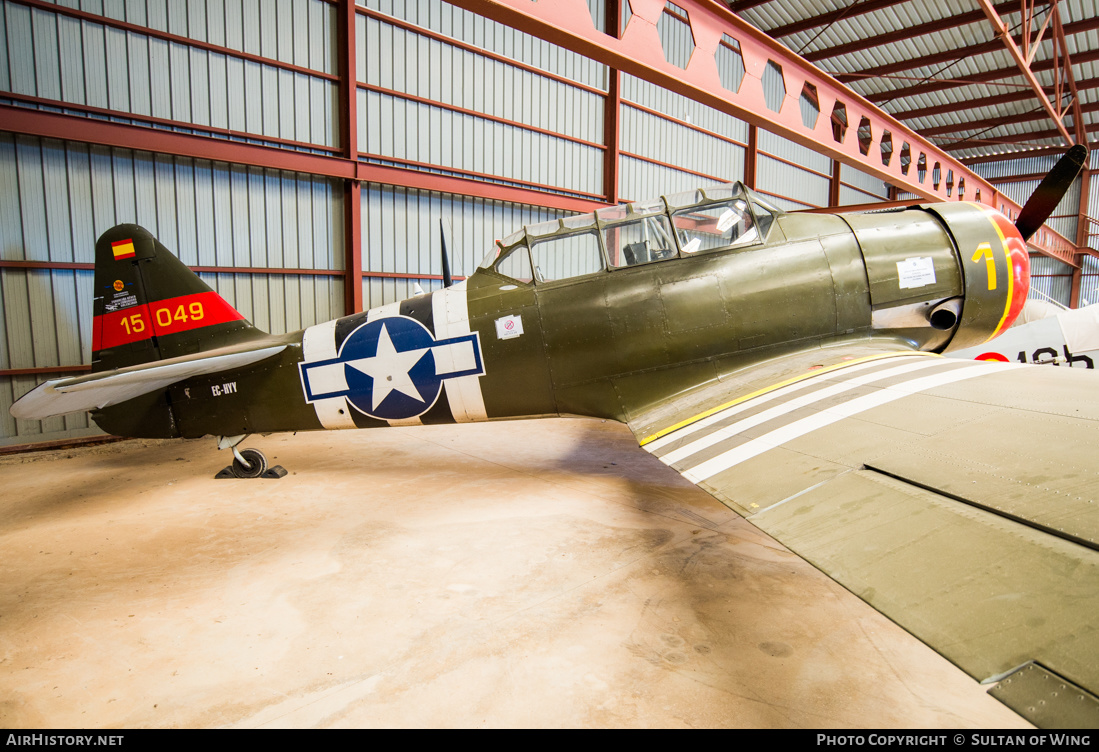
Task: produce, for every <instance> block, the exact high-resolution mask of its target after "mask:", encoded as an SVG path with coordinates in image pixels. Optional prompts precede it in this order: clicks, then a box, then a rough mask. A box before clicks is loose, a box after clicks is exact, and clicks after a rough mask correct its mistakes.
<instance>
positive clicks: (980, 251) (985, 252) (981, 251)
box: [970, 243, 996, 290]
mask: <svg viewBox="0 0 1099 752" xmlns="http://www.w3.org/2000/svg"><path fill="white" fill-rule="evenodd" d="M981 256H984V258H985V266H986V267H988V289H989V290H995V289H996V259H995V258H993V257H992V245H991V244H989V243H981V244H980V245H979V246H977V250H976V251H974V253H973V258H971V259H970V261H980V260H981Z"/></svg>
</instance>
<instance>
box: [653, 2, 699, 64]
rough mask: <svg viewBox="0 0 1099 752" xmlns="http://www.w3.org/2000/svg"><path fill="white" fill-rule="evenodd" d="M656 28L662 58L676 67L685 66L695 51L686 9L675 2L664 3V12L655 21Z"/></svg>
mask: <svg viewBox="0 0 1099 752" xmlns="http://www.w3.org/2000/svg"><path fill="white" fill-rule="evenodd" d="M656 30H657V31H658V32H659V33H660V46H661V47H663V48H664V59H665V60H667V61H668V62H669V63H671V64H672V65H674V66H676V67H677V68H686V67H687V63H689V62H691V53H693V52H694V51H695V38H694V34H692V33H691V19H690V17H688V15H687V11H686V10H684V9H683V8H680V7H679V6H678V5H676V4H675V3H671V2H667V3H664V12H663V13H661V14H660V20H659V21H657V22H656Z"/></svg>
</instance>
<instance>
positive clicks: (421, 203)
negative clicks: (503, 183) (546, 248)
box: [362, 183, 568, 307]
mask: <svg viewBox="0 0 1099 752" xmlns="http://www.w3.org/2000/svg"><path fill="white" fill-rule="evenodd" d="M362 202H363V205H362V222H363V225H362V237H363V268H364V270H366V271H376V272H399V273H408V274H417V273H420V274H431V275H436V276H438V275H441V274H442V255H441V247H442V246H441V242H442V241H441V230H440V226H439V220H440V219H444V220H447V221H448V222H449V224H450V227H451V246H450V248H449V251H450V266H451V271H452V273H453V274H455V275H456V276H468V275H470V274H472V273H473V272H474V271H475V270H476V268H477V265H478V264H479V263H480V262H481V260H482V259H483V258H484V256H485V255H486V254H487V253H488V252H489V251H490V250H491V249H492V248H493V244H494V243H495V241H496V240H497V239H499V238H503V237H506V236H507V235H510V234H511V233H512V232H514V231H515V230H517V229H519V228H520V227H522V226H523V225H528V224H535V223H537V222H544V221H546V220H549V219H554V218H556V217H560V216H566V215H567V214H568V213H567V212H561V211H557V210H552V209H544V208H539V207H531V206H526V205H522V204H510V203H505V202H502V201H488V200H485V199H479V198H471V197H465V196H457V195H453V194H445V193H437V192H430V191H418V190H413V189H406V188H394V187H391V186H383V185H378V184H375V183H370V184H364V186H363V191H362ZM415 283H418V284H419V285H420V286H421V287H422V288H423V289H424V291H430V290H433V289H438V287H439V286H441V285H440V283H439V282H438V281H437V280H427V279H415V280H405V279H379V278H376V277H375V278H372V277H366V278H364V279H363V301H364V305H365V306H366V307H375V306H379V305H383V304H385V303H391V302H393V301H395V300H401V299H404V298H407V297H410V296H411V295H412V294H413V292H412V290H413V285H414V284H415Z"/></svg>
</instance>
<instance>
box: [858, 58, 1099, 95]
mask: <svg viewBox="0 0 1099 752" xmlns="http://www.w3.org/2000/svg"><path fill="white" fill-rule="evenodd" d="M1097 60H1099V49H1096V50H1087V51H1086V52H1077V53H1076V54H1075V55H1073V56H1072V62H1073V63H1077V64H1078V63H1094V62H1095V61H1097ZM1051 68H1053V61H1052V60H1039V61H1038V62H1036V63H1034V64H1033V65H1031V66H1030V69H1031V70H1032V71H1034V72H1035V73H1038V72H1040V71H1046V70H1050V69H1051ZM1018 75H1019V69H1018V68H1016V67H1015V66H1014V65H1013V66H1011V67H1010V68H997V69H995V70H991V71H986V72H984V73H978V74H975V75H972V76H966V77H965V78H947V79H934V78H929V79H927V80H926V81H924V82H922V83H918V84H914V85H913V86H909V87H906V88H901V89H893V90H891V91H883V92H878V93H876V94H868V95H867V97H866V98H867V99H869V100H870V101H871V102H874V103H876V104H882V103H885V102H891V101H893V100H895V99H904V98H905V97H914V96H917V95H920V94H932V93H934V92H936V91H942V90H943V89H954V88H957V87H959V86H972V85H974V84H987V83H990V82H992V81H999V80H1002V79H1005V78H1014V77H1016V76H1018ZM1028 96H1029V95H1028Z"/></svg>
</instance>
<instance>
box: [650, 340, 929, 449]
mask: <svg viewBox="0 0 1099 752" xmlns="http://www.w3.org/2000/svg"><path fill="white" fill-rule="evenodd" d="M906 355H924V356H929V357H933V358H938V357H941V356H939V355H936V354H935V353H928V352H920V351H918V350H905V351H902V352H891V353H878V354H877V355H866V356H864V357H862V358H853V359H852V360H846V361H844V362H843V363H836V364H834V365H830V366H826V367H824V368H817V369H815V370H812V371H808V372H806V373H803V374H801V375H800V376H794V377H793V378H790V379H786V380H785V381H780V382H778V383H777V384H772V385H771V386H768V387H764V388H763V389H758V390H756V391H754V392H752V393H751V394H745V395H744V396H743V397H737V398H736V399H734V400H730V401H729V402H726V403H724V404H722V405H718V406H717V407H712V408H710V409H709V410H706V411H705V412H701V413H699V414H698V415H694V416H692V417H690V418H687V419H686V420H681V421H679V422H678V423H676V424H675V425H673V426H668V427H667V428H663V429H661V430H659V431H657V432H656V433H654V434H653V435H652V436H646V437H645V438H643V439H641V441H640V442H639V443H640V445H641V446H645V445H646V444H648V443H649V442H652V441H656V440H657V439H659V438H660V437H662V436H667V435H668V434H670V433H672V432H673V431H678V430H679V429H681V428H686V427H687V426H689V425H691V424H692V423H696V422H698V421H700V420H702V419H703V418H708V417H710V416H711V415H713V414H714V413H718V412H721V411H722V410H727V409H728V408H730V407H733V406H734V405H739V404H740V403H741V402H747V401H748V400H750V399H754V398H756V397H759V396H762V395H764V394H767V393H768V392H773V391H775V390H776V389H781V388H782V387H784V386H789V385H790V384H796V383H797V382H799V381H804V380H805V379H809V378H812V377H814V376H820V375H821V374H823V373H830V372H832V371H838V370H840V369H842V368H847V367H848V366H853V365H855V364H856V363H865V362H867V361H870V360H882V359H884V358H897V357H902V356H906Z"/></svg>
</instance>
